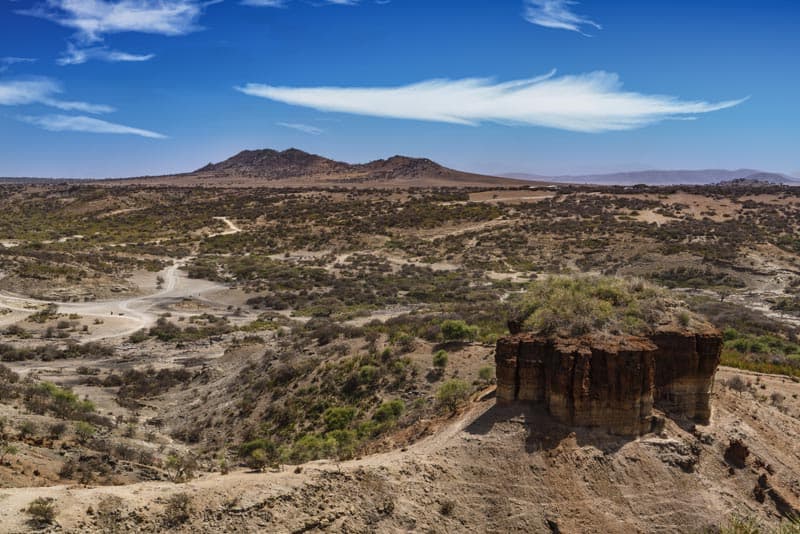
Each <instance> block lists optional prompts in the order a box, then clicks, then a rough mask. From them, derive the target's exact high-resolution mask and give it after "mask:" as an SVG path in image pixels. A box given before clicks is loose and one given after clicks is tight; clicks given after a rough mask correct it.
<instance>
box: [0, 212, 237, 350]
mask: <svg viewBox="0 0 800 534" xmlns="http://www.w3.org/2000/svg"><path fill="white" fill-rule="evenodd" d="M214 218H215V219H218V220H221V221H223V222H224V223H225V224H226V225H227V226H228V228H229V229H228V230H226V231H224V232H221V233H219V234H214V235H233V234H237V233H239V232H241V231H242V230H241V228H239V227H238V226H237V225H236V224H235V223H234V222H233V221H231V220H230V219H228V218H227V217H214ZM191 260H192V258H191V257H189V258H185V259H182V260H176V261H175V262H174V263H173V264H172V265H171V266H169V267H167V268H166V269H164V270H163V271H161V272H159V273H158V275H159V276H160V277H161V278H162V279H163V283H162V284H161V289H159V290H158V291H157V292H156V293H153V294H151V295H145V296H140V297H131V298H122V299H115V300H101V301H93V302H54V301H45V300H39V299H34V298H29V297H25V296H22V295H16V294H14V293H10V292H5V291H0V308H6V309H9V310H12V311H16V312H23V313H27V314H33V313H35V312H36V311H37V310H40V309H42V308H43V307H45V306H48V305H51V304H55V305H56V306H58V313H63V314H77V315H80V316H84V317H96V318H103V319H107V318H109V317H116V318H122V319H123V320H124V323H126V324H124V325H121V326H120V327H119V328H115V329H113V330H112V331H105V332H103V333H98V334H95V335H92V336H89V337H86V338H83V339H82V341H83V342H84V343H87V342H92V341H100V340H104V339H114V338H120V337H126V336H129V335H131V334H133V333H134V332H136V331H138V330H141V329H142V328H148V327H150V326H152V325H153V324H155V322H156V320H157V319H158V313H157V312H156V311H154V309H155V308H157V307H158V306H159V305H161V304H166V303H169V302H174V301H177V300H180V299H184V298H197V297H200V296H202V295H204V294H208V293H211V292H214V291H219V290H223V289H225V286H224V285H222V284H218V283H215V282H209V281H206V280H197V279H190V278H188V277H187V276H186V275H185V274H183V273H182V272H181V270H180V269H181V267H183V266H184V265H186V264H187V263H188V262H189V261H191Z"/></svg>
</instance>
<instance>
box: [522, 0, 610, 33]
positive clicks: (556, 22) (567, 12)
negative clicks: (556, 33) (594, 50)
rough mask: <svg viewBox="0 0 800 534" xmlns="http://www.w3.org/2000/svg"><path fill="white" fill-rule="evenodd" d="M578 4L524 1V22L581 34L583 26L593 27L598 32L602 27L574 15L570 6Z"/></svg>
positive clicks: (561, 0) (564, 0) (565, 0)
mask: <svg viewBox="0 0 800 534" xmlns="http://www.w3.org/2000/svg"><path fill="white" fill-rule="evenodd" d="M577 3H578V2H573V1H572V0H525V11H524V12H523V16H524V17H525V20H527V21H528V22H530V23H531V24H536V25H537V26H544V27H545V28H554V29H557V30H569V31H573V32H578V33H582V34H583V35H586V34H585V33H583V30H582V29H581V28H583V27H584V26H593V27H595V28H597V29H598V30H601V29H602V27H601V26H600V25H599V24H597V23H596V22H594V21H592V20H590V19H588V18H586V17H583V16H581V15H578V14H576V13H574V12H573V11H572V9H571V6H573V5H576V4H577Z"/></svg>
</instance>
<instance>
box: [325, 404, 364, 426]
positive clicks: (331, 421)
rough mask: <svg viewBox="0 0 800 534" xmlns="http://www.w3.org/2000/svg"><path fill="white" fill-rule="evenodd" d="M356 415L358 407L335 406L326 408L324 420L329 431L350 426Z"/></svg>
mask: <svg viewBox="0 0 800 534" xmlns="http://www.w3.org/2000/svg"><path fill="white" fill-rule="evenodd" d="M355 416H356V409H355V408H353V407H352V406H344V407H341V406H334V407H331V408H328V409H327V410H325V412H324V413H323V414H322V420H323V421H325V426H326V428H327V429H328V430H329V431H331V430H342V429H345V428H347V427H348V426H350V423H351V422H352V421H353V418H354V417H355Z"/></svg>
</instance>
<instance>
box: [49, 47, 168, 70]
mask: <svg viewBox="0 0 800 534" xmlns="http://www.w3.org/2000/svg"><path fill="white" fill-rule="evenodd" d="M154 57H155V54H130V53H128V52H121V51H119V50H111V49H109V48H108V47H105V46H94V47H90V48H78V47H76V46H75V45H73V44H72V43H69V45H67V50H66V52H64V53H63V54H62V55H61V57H59V58H58V59H57V60H56V63H58V64H59V65H62V66H63V65H81V64H83V63H86V62H87V61H89V60H91V59H97V60H100V61H106V62H110V63H117V62H141V61H149V60H151V59H153V58H154Z"/></svg>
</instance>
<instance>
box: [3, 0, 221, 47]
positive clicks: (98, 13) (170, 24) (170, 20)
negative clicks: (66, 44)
mask: <svg viewBox="0 0 800 534" xmlns="http://www.w3.org/2000/svg"><path fill="white" fill-rule="evenodd" d="M210 3H215V2H214V1H213V0H212V1H211V2H201V1H198V0H116V1H115V0H45V1H44V2H43V3H41V4H38V5H36V6H34V7H33V8H30V9H26V10H20V11H18V13H21V14H24V15H31V16H35V17H40V18H44V19H47V20H51V21H53V22H55V23H57V24H60V25H62V26H66V27H68V28H73V29H74V30H75V31H76V37H77V38H79V39H80V40H81V41H83V42H88V43H95V42H100V41H102V39H103V36H104V35H106V34H113V33H123V32H139V33H150V34H159V35H185V34H187V33H190V32H192V31H195V30H197V29H199V26H198V24H197V22H198V19H199V18H200V15H202V13H203V10H204V8H205V7H206V6H207V5H209V4H210Z"/></svg>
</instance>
